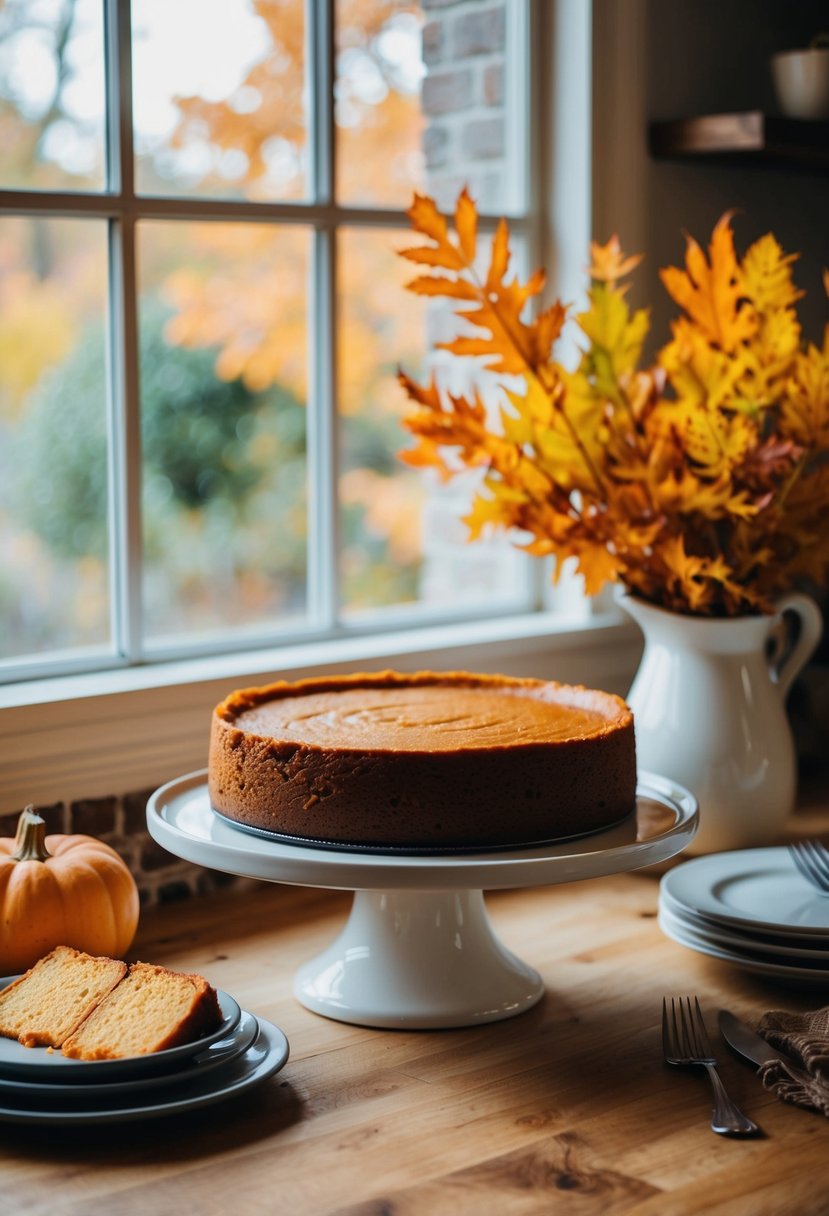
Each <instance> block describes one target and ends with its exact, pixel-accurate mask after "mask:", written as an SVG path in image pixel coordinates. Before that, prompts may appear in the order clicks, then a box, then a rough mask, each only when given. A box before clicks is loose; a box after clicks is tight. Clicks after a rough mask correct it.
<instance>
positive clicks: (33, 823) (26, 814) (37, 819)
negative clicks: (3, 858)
mask: <svg viewBox="0 0 829 1216" xmlns="http://www.w3.org/2000/svg"><path fill="white" fill-rule="evenodd" d="M14 843H15V850H14V852H13V853H12V859H13V860H14V861H46V860H47V858H49V857H51V856H52V854H51V853H50V852H49V850H48V849H47V848H46V820H45V819H43V818H42V816H40V815H38V813H37V811H36V810H35V808H34V807H33V806H31V805H29V806H27V807H26V809H25V810H24V811H22V812H21V815H20V818H19V819H18V821H17V835H16V836H15V838H14Z"/></svg>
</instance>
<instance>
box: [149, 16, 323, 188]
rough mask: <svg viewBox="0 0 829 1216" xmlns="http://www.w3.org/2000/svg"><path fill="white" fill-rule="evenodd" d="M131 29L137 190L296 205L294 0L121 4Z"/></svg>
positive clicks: (298, 137)
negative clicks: (193, 49) (127, 8)
mask: <svg viewBox="0 0 829 1216" xmlns="http://www.w3.org/2000/svg"><path fill="white" fill-rule="evenodd" d="M132 21H133V92H134V101H133V106H134V122H135V149H136V183H137V188H138V190H139V191H140V192H141V193H142V194H173V195H200V196H202V197H210V198H247V199H252V200H259V201H262V200H273V199H294V198H301V197H304V196H305V195H306V193H307V180H306V142H307V114H306V82H305V14H304V10H303V0H233V2H232V3H231V2H230V0H175V3H172V4H171V3H170V2H169V0H133V4H132ZM194 38H196V39H197V42H198V51H197V53H188V50H187V48H189V47H191V46H192V44H193V40H194Z"/></svg>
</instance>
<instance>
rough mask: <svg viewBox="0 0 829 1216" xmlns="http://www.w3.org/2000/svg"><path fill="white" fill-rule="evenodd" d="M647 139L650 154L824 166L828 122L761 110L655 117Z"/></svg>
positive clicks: (827, 164) (828, 155)
mask: <svg viewBox="0 0 829 1216" xmlns="http://www.w3.org/2000/svg"><path fill="white" fill-rule="evenodd" d="M649 142H650V151H651V155H652V156H655V157H659V158H663V159H668V158H681V159H700V160H702V159H705V160H709V161H720V162H733V163H735V164H737V163H745V162H747V161H756V162H758V163H768V164H785V165H788V166H798V167H800V168H804V169H820V170H826V169H829V122H804V121H801V120H800V119H796V118H779V117H777V116H775V115H769V114H763V113H762V112H761V111H760V110H747V111H744V112H742V113H737V114H705V115H700V116H699V117H697V118H684V119H677V120H674V121H671V122H654V123H651V125H650V128H649Z"/></svg>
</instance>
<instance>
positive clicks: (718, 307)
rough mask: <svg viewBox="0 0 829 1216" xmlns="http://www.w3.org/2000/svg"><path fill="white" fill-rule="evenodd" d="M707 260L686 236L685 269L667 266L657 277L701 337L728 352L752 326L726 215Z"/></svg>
mask: <svg viewBox="0 0 829 1216" xmlns="http://www.w3.org/2000/svg"><path fill="white" fill-rule="evenodd" d="M709 256H710V264H709V263H708V262H707V261H706V258H705V254H704V253H703V251H702V250H701V249H700V247H699V245H698V244H697V242H696V241H695V240H694V239H693V237H690V236H689V237H687V243H686V253H685V270H684V271H683V270H679V269H677V268H676V267H674V266H669V267H667V268H666V269H664V270H662V271H660V277H661V279H662V282H663V283H664V285H665V287H666V288H667V290H668V292H669V293H670V295H671V296H672V297H673V298H674V300H676V302H677V304H679V305H680V307H681V308H684V309H685V311H686V312H687V313H688V316H689V317H690V319H691V320H692V321H693V322H694V324H695V325H696V326H698V327H699V330H700V332H701V333H702V334H703V335H704V337H705V338H706V339H707V340H708V341H710V342H712V343H714V345H715V346H717V347H719V349H720V350H722V351H725V352H727V353H731V352H733V351H734V350H736V348H737V347H738V346H739V345H740V343H741V342H744V341H745V340H746V339H747V338H750V337H751V335H752V334H753V332H754V329H755V324H756V322H755V318H754V312H753V309H751V307H750V306H748V305H747V303H746V302H745V301H744V300H743V285H742V280H741V274H740V268H739V266H738V264H737V257H736V254H735V252H734V237H733V234H732V231H731V224H730V217H729V216H728V215H724V216H723V217H722V219H721V220H720V221H719V222H718V224H717V226H716V228H715V229H714V233H713V235H712V238H711V244H710V246H709Z"/></svg>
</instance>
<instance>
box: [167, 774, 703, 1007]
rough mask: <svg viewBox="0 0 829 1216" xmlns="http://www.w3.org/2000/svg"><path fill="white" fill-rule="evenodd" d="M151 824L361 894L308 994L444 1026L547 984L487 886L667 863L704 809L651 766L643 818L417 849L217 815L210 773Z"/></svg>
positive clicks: (172, 793) (312, 883) (176, 794)
mask: <svg viewBox="0 0 829 1216" xmlns="http://www.w3.org/2000/svg"><path fill="white" fill-rule="evenodd" d="M147 826H148V828H149V832H150V835H151V836H152V837H153V839H154V840H156V841H157V842H158V843H159V844H160V845H162V846H163V847H164V848H165V849H167V850H169V852H171V853H174V854H175V855H176V856H177V857H182V858H184V859H185V860H187V861H191V862H195V863H196V864H197V865H201V866H206V867H208V868H209V869H214V870H222V871H225V872H226V873H229V874H241V875H244V876H246V877H249V878H261V879H266V880H267V881H269V882H280V883H289V884H293V885H296V886H308V887H327V888H332V889H336V890H344V891H354V893H355V894H354V902H353V905H352V909H351V914H350V916H349V918H348V921H347V923H346V925H345V927H344V929H343V930H342V932H341V933H340V935H339V936H338V937H337V938H336V940H335V941H334V942H332V944H331V945H330V946H329V947H328V949H327V950H324V951H323V953H322V954H320V955H319V956H318V957H316V958H314V959H312V960H311V961H310V962H308V963H306V964H305V965H304V966H303V967H301V968H300V970H299V971H298V973H297V975H296V977H295V980H294V993H295V995H296V997H297V999H298V1000H299V1001H300V1002H301V1003H302V1004H303V1005H305V1006H306V1007H307V1008H308V1009H311V1010H313V1011H314V1012H315V1013H320V1014H324V1015H325V1016H326V1017H329V1018H335V1019H337V1020H339V1021H342V1022H353V1023H356V1024H358V1025H363V1026H384V1027H406V1028H422V1029H426V1028H431V1029H438V1028H445V1027H450V1026H472V1025H477V1024H478V1023H483V1022H494V1021H498V1020H500V1019H502V1018H508V1017H512V1016H514V1015H515V1014H518V1013H522V1012H523V1011H524V1010H525V1009H529V1008H530V1007H531V1006H532V1005H534V1004H535V1003H536V1001H538V1000H539V999H540V997H541V995H542V993H543V991H544V986H543V983H542V980H541V977H540V976H539V975H538V973H537V972H536V971H535V970H533V968H532V967H530V966H529V965H528V964H527V963H525V962H523V961H522V960H521V959H519V958H516V956H515V955H514V954H512V953H511V952H510V951H509V950H507V949H506V947H505V946H503V945H502V944H501V942H499V940H498V938H497V937H496V936H495V934H494V932H493V930H492V926H491V925H490V921H489V917H488V915H487V911H486V907H485V904H484V894H483V893H484V891H485V890H495V889H503V888H507V887H535V886H544V885H549V884H553V883H561V882H573V881H574V880H576V879H582V878H595V877H598V876H600V875H603V874H616V873H621V872H623V871H627V870H635V869H639V868H641V867H642V866H648V865H651V864H653V863H655V862H660V861H665V860H666V859H667V858H669V857H673V856H674V855H675V854H676V853H679V852H681V851H682V849H684V848H685V846H686V845H687V844H688V843H689V842H690V841H691V840H692V839H693V836H694V834H695V832H696V829H697V805H696V801H695V799H694V797H693V796H692V795H691V794H690V793H689V792H688V791H687V790H685V789H683V788H682V786H679V785H677V784H676V783H675V782H673V781H669V780H667V779H666V778H664V777H658V776H655V775H653V774H650V773H641V774H640V780H639V783H638V786H637V809H636V813H635V814H634V815H631V817H630V818H629V819H628V820H626V821H625V823H623V824H621V825H619V826H618V827H616V828H613V829H612V830H610V831H607V832H601V833H598V834H595V835H592V836H582V837H579V838H577V839H570V840H565V841H560V842H557V843H555V844H548V845H545V846H543V847H541V848H529V849H516V850H512V851H506V850H498V851H495V852H489V853H474V854H472V853H463V854H440V855H428V856H423V855H416V856H413V855H409V854H404V853H397V852H395V853H378V852H370V851H362V850H359V849H349V850H343V849H335V848H328V847H317V846H309V845H304V844H292V843H284V842H281V841H278V840H274V839H270V838H267V837H261V836H254V835H251V834H250V833H248V832H246V831H244V830H243V829H240V828H238V827H235V826H233V825H232V824H230V823H228V821H227V820H225V819H222V818H220V817H219V816H218V815H216V814H215V813H214V812H213V810H212V809H211V807H210V799H209V796H208V792H207V781H206V772H205V771H202V772H198V773H191V774H189V775H188V776H186V777H180V778H178V779H177V780H175V781H170V782H168V783H167V785H164V786H162V787H161V788H160V789H158V790H156V792H155V793H154V794H153V795H152V797H151V798H150V800H149V803H148V805H147Z"/></svg>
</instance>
